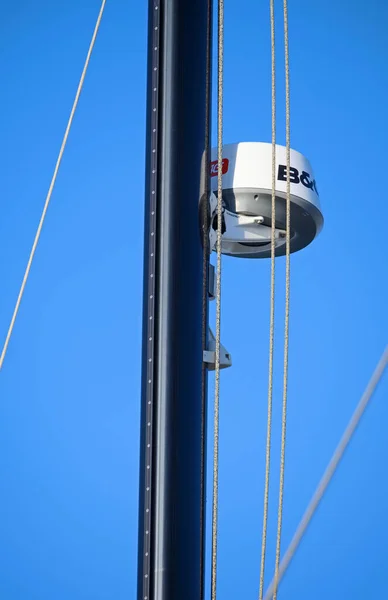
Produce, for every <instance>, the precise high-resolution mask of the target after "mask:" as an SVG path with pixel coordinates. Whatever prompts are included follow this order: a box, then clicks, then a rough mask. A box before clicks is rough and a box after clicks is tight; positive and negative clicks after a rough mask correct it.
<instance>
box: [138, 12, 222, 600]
mask: <svg viewBox="0 0 388 600" xmlns="http://www.w3.org/2000/svg"><path fill="white" fill-rule="evenodd" d="M211 5H212V0H195V2H193V0H150V1H149V34H148V36H149V41H148V100H147V149H146V153H147V159H146V160H147V162H146V204H145V250H144V252H145V253H144V305H143V356H142V409H141V451H140V455H141V459H140V506H139V559H138V600H199V599H200V598H203V562H204V561H203V557H204V493H205V437H206V435H205V433H206V385H207V381H206V368H205V366H204V363H203V350H204V349H205V347H206V339H207V326H208V324H207V288H206V279H207V273H208V259H207V241H206V240H207V231H206V232H205V233H206V235H204V236H202V235H201V233H203V231H204V230H206V228H207V224H206V223H204V220H205V217H206V210H204V211H203V213H202V214H201V215H200V214H199V200H200V198H204V197H205V195H207V194H208V185H209V184H208V164H209V160H208V156H207V152H208V151H209V108H210V58H211V8H212V6H211ZM204 153H205V154H204ZM201 238H203V239H201ZM204 280H205V286H204V285H203V282H204Z"/></svg>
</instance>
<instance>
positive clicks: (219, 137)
mask: <svg viewBox="0 0 388 600" xmlns="http://www.w3.org/2000/svg"><path fill="white" fill-rule="evenodd" d="M223 86H224V1H223V0H218V97H217V105H218V111H217V112H218V127H217V155H218V192H217V194H218V198H217V283H216V303H217V304H216V352H215V398H214V455H213V514H212V571H211V600H216V597H217V539H218V462H219V460H218V448H219V404H220V350H221V236H222V230H221V226H222V150H223V141H222V125H223Z"/></svg>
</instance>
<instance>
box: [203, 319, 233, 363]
mask: <svg viewBox="0 0 388 600" xmlns="http://www.w3.org/2000/svg"><path fill="white" fill-rule="evenodd" d="M203 362H204V363H206V364H207V368H208V369H209V371H214V370H215V368H216V338H215V337H214V333H213V332H212V330H211V329H210V327H209V340H208V349H207V350H204V353H203ZM231 366H232V357H231V355H230V354H229V352H228V351H227V350H226V349H225V348H224V346H223V345H222V344H221V345H220V369H227V368H228V367H231Z"/></svg>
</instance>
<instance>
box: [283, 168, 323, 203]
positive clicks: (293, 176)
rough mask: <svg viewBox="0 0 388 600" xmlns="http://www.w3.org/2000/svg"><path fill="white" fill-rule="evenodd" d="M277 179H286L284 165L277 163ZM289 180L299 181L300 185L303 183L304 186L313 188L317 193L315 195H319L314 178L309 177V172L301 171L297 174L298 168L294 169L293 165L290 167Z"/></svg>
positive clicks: (292, 181)
mask: <svg viewBox="0 0 388 600" xmlns="http://www.w3.org/2000/svg"><path fill="white" fill-rule="evenodd" d="M278 181H287V166H286V165H279V169H278ZM290 182H291V183H301V184H302V185H304V187H306V188H308V189H310V190H313V191H314V192H315V193H316V194H317V196H319V194H318V190H317V184H316V181H315V179H311V177H310V175H309V173H307V172H306V171H302V173H301V174H300V175H299V171H298V169H295V167H290Z"/></svg>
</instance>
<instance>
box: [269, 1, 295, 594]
mask: <svg viewBox="0 0 388 600" xmlns="http://www.w3.org/2000/svg"><path fill="white" fill-rule="evenodd" d="M283 16H284V57H285V84H286V164H287V194H286V300H285V305H286V306H285V322H284V368H283V407H282V433H281V450H280V484H279V506H278V527H277V536H276V556H275V578H274V579H275V581H274V589H273V600H276V598H277V591H278V581H279V563H280V546H281V536H282V520H283V496H284V470H285V452H286V432H287V387H288V349H289V325H290V280H291V278H290V263H291V261H290V242H291V231H290V212H291V198H290V196H291V183H290V137H291V136H290V64H289V48H288V6H287V0H284V1H283Z"/></svg>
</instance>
